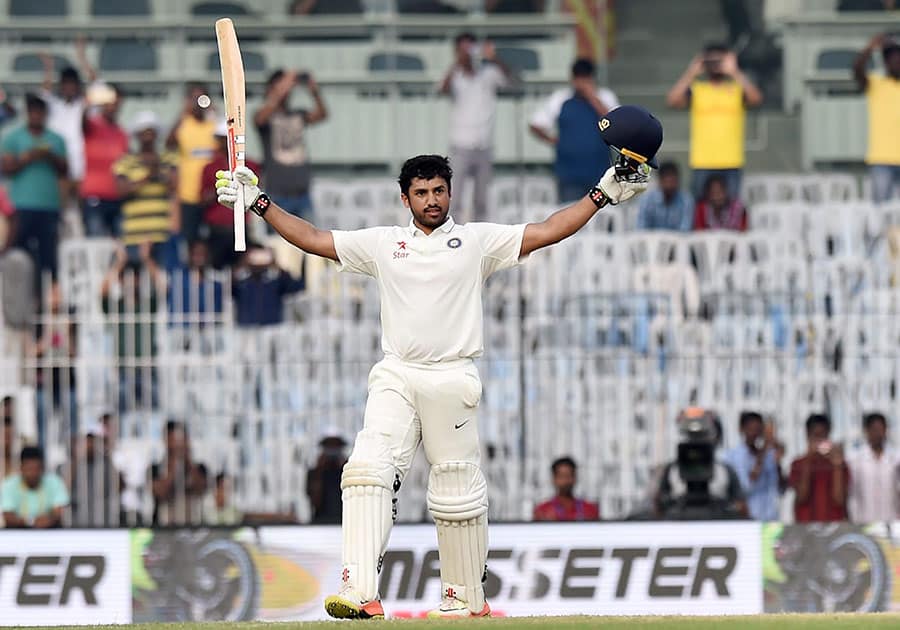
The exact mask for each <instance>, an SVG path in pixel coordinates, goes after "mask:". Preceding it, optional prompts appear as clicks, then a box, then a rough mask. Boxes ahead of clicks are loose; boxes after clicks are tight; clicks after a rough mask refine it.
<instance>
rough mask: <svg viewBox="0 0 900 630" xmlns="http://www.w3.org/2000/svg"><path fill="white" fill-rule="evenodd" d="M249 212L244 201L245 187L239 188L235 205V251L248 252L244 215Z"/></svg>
mask: <svg viewBox="0 0 900 630" xmlns="http://www.w3.org/2000/svg"><path fill="white" fill-rule="evenodd" d="M246 210H247V204H246V201H245V199H244V185H243V184H241V185H240V186H238V191H237V201H236V202H235V204H234V251H236V252H244V251H247V235H246V232H245V228H246V222H245V219H244V213H245V212H246Z"/></svg>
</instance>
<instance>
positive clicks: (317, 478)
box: [306, 430, 347, 523]
mask: <svg viewBox="0 0 900 630" xmlns="http://www.w3.org/2000/svg"><path fill="white" fill-rule="evenodd" d="M346 446H347V441H346V440H344V438H343V437H342V436H341V435H340V433H339V432H338V431H335V430H329V431H326V432H325V435H324V436H323V437H322V439H321V440H320V441H319V448H320V449H321V450H320V451H319V458H318V460H317V461H316V465H315V467H314V468H311V469H310V470H309V473H308V475H307V478H306V494H307V495H308V496H309V502H310V504H311V505H312V509H313V518H312V522H313V523H340V522H341V472H342V471H343V469H344V464H345V463H346V462H347V457H346V455H345V454H344V448H345V447H346Z"/></svg>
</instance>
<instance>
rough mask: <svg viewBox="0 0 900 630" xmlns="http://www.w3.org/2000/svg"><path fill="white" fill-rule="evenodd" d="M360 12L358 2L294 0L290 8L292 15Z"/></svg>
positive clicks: (345, 0) (354, 0)
mask: <svg viewBox="0 0 900 630" xmlns="http://www.w3.org/2000/svg"><path fill="white" fill-rule="evenodd" d="M362 11H363V7H362V4H361V3H360V0H294V1H293V2H292V3H291V6H290V13H291V14H292V15H335V14H347V13H362Z"/></svg>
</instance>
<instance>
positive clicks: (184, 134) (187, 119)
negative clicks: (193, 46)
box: [166, 83, 216, 243]
mask: <svg viewBox="0 0 900 630" xmlns="http://www.w3.org/2000/svg"><path fill="white" fill-rule="evenodd" d="M204 94H209V88H208V87H207V86H206V85H204V84H202V83H189V84H188V86H187V89H186V90H185V95H184V107H183V109H182V112H181V116H180V117H179V119H178V120H177V121H176V122H175V125H174V126H173V127H172V130H171V131H170V132H169V136H168V137H167V138H166V149H168V150H169V151H175V152H177V154H178V185H177V191H178V202H179V203H178V204H176V205H179V206H180V208H179V209H180V212H179V213H176V214H177V216H178V217H179V220H178V221H176V222H175V223H174V225H173V232H174V233H175V234H176V238H175V241H179V240H184V241H185V242H187V243H190V242H192V241H196V240H197V238H199V237H200V226H201V224H202V219H203V208H202V207H201V205H200V176H201V175H202V173H203V167H204V166H206V163H207V162H209V161H210V160H211V159H212V157H213V152H214V151H215V149H216V141H215V138H214V137H213V132H214V131H215V128H216V122H215V118H214V117H213V116H210V115H209V113H210V112H209V110H207V109H204V108H203V107H200V105H199V103H198V102H197V99H198V98H199V97H200V96H202V95H204ZM178 236H180V238H178Z"/></svg>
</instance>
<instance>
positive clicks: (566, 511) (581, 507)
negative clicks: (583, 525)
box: [534, 497, 600, 521]
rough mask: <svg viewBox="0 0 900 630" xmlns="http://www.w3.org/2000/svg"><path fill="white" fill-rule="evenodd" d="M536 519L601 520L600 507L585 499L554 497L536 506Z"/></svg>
mask: <svg viewBox="0 0 900 630" xmlns="http://www.w3.org/2000/svg"><path fill="white" fill-rule="evenodd" d="M534 520H536V521H599V520H600V508H599V507H598V506H597V504H596V503H591V502H590V501H585V500H584V499H562V498H560V497H553V498H552V499H550V500H549V501H546V502H544V503H541V504H540V505H539V506H537V507H536V508H534Z"/></svg>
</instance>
